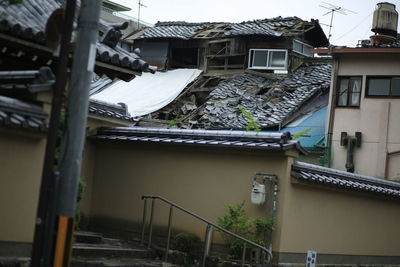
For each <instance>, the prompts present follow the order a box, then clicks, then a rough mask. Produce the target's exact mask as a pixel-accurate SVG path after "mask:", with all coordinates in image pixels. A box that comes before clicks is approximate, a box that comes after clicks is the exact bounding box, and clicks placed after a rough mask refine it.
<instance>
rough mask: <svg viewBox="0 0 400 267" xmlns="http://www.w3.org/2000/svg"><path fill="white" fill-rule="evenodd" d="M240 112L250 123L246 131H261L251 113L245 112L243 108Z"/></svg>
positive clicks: (240, 108)
mask: <svg viewBox="0 0 400 267" xmlns="http://www.w3.org/2000/svg"><path fill="white" fill-rule="evenodd" d="M239 110H240V112H241V113H242V114H243V116H244V117H245V118H246V119H247V121H248V123H247V125H246V131H251V130H253V131H255V132H259V131H261V128H260V126H259V125H258V123H257V122H256V119H255V118H254V117H253V116H252V115H251V113H250V112H248V111H247V110H245V109H244V108H243V107H239Z"/></svg>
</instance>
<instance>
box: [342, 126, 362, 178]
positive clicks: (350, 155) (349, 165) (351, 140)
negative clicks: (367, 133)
mask: <svg viewBox="0 0 400 267" xmlns="http://www.w3.org/2000/svg"><path fill="white" fill-rule="evenodd" d="M340 145H341V146H346V147H347V157H346V171H348V172H352V173H353V172H354V149H355V147H356V146H357V147H360V146H361V132H356V135H355V136H348V135H347V133H346V132H342V133H341V138H340Z"/></svg>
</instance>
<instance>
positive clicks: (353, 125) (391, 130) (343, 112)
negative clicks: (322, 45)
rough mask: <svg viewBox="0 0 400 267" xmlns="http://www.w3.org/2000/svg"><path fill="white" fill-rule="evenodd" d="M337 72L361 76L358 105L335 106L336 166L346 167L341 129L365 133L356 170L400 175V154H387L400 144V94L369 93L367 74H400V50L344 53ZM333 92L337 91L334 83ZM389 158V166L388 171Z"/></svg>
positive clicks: (396, 176) (334, 139)
mask: <svg viewBox="0 0 400 267" xmlns="http://www.w3.org/2000/svg"><path fill="white" fill-rule="evenodd" d="M338 60H339V64H338V76H362V77H363V82H362V92H361V102H360V107H359V108H343V107H335V111H334V121H333V136H332V139H333V142H332V146H333V147H332V151H333V166H332V167H333V168H336V169H341V170H345V162H346V151H347V150H346V148H345V147H343V146H340V133H341V132H347V134H348V135H350V136H354V135H355V132H361V133H362V145H361V147H360V148H356V149H355V154H354V163H355V172H356V173H360V174H364V175H369V176H374V177H380V178H384V177H385V176H386V178H392V179H396V178H400V167H399V166H400V156H399V155H393V156H390V157H387V155H386V154H387V152H393V151H395V150H398V149H399V146H400V135H399V133H400V120H399V119H398V114H400V98H371V97H366V79H367V76H376V75H388V76H400V54H389V55H386V54H379V55H375V54H349V55H341V56H340V57H339V58H338ZM333 89H334V90H331V94H332V93H335V92H336V86H335V85H333ZM386 161H387V162H388V170H387V171H386V175H385V168H386V167H385V166H386V164H387V163H386Z"/></svg>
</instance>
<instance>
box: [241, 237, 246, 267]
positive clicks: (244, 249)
mask: <svg viewBox="0 0 400 267" xmlns="http://www.w3.org/2000/svg"><path fill="white" fill-rule="evenodd" d="M245 259H246V243H243V251H242V262H241V264H240V266H241V267H243V266H244V261H245Z"/></svg>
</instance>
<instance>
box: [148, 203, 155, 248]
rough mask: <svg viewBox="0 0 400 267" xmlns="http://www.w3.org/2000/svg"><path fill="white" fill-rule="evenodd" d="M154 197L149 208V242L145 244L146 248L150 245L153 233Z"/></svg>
mask: <svg viewBox="0 0 400 267" xmlns="http://www.w3.org/2000/svg"><path fill="white" fill-rule="evenodd" d="M154 208H155V199H154V198H152V199H151V210H150V222H149V242H148V244H147V249H150V247H151V238H152V235H153V217H154Z"/></svg>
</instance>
